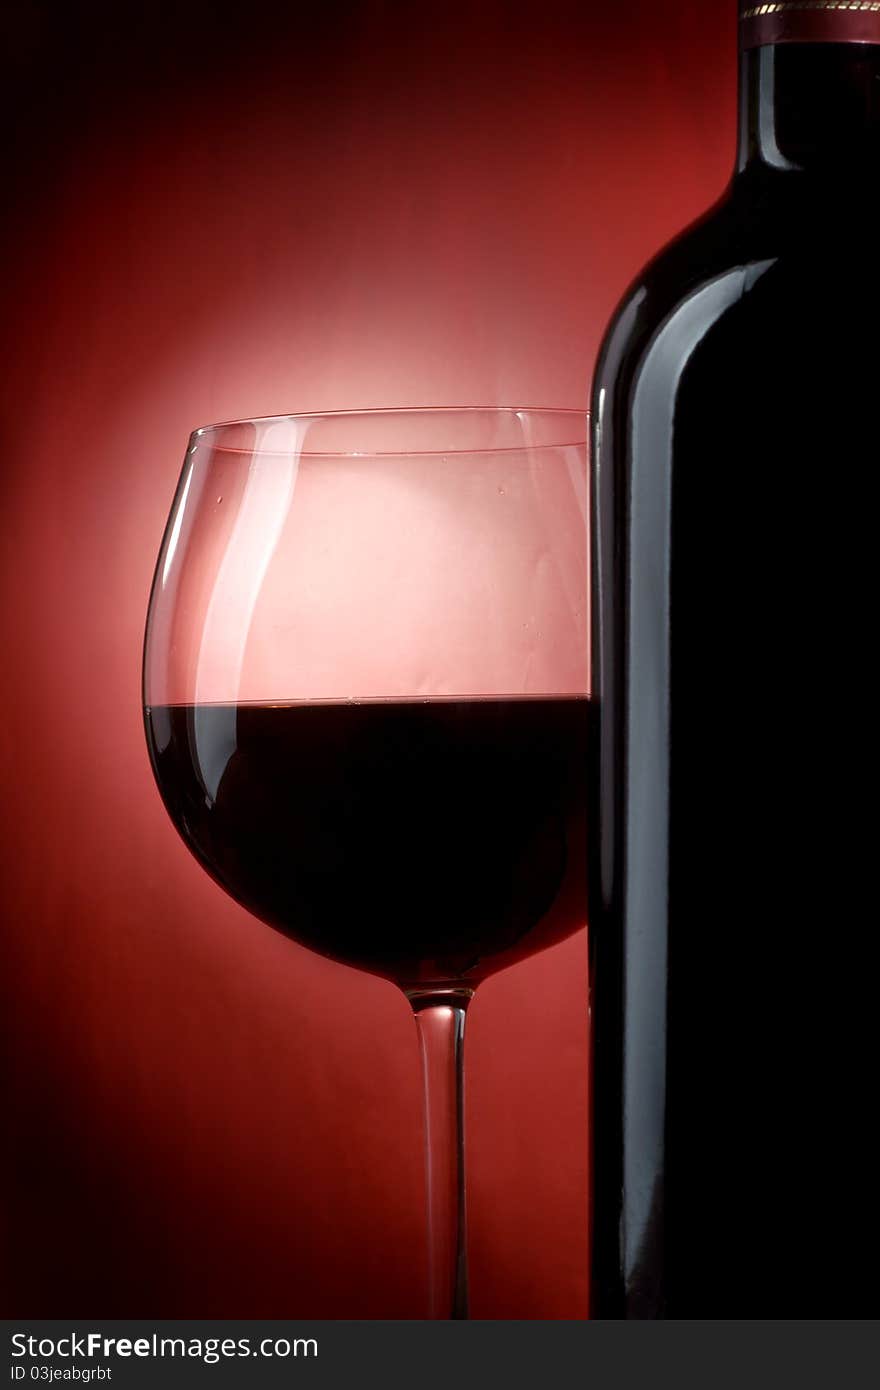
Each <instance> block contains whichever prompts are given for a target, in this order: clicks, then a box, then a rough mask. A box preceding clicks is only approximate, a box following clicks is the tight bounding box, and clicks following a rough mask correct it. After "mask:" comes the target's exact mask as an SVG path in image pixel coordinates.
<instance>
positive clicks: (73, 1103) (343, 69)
mask: <svg viewBox="0 0 880 1390" xmlns="http://www.w3.org/2000/svg"><path fill="white" fill-rule="evenodd" d="M314 10H318V11H319V13H317V14H316V13H313V12H312V11H314ZM734 11H735V7H734V6H733V5H732V3H727V0H714V2H713V0H664V2H662V3H661V0H638V2H637V0H615V3H614V4H610V3H608V0H605V3H601V4H599V3H595V4H591V3H589V0H579V2H578V3H554V2H553V0H546V2H542V0H535V3H532V4H511V3H502V0H494V2H493V0H484V2H483V3H470V4H465V3H456V2H455V0H447V3H444V4H435V3H429V4H425V3H420V4H418V5H414V4H409V3H398V4H395V3H381V0H360V3H358V2H357V0H351V3H345V0H336V3H329V4H327V5H324V6H311V7H308V10H306V9H305V8H303V9H300V8H299V7H294V6H291V5H289V4H281V3H275V4H272V5H270V4H267V3H266V2H265V0H251V3H250V4H248V5H241V4H240V3H237V4H234V5H233V4H219V5H218V4H213V5H209V4H207V3H206V2H205V0H200V2H199V3H191V4H188V5H184V7H183V13H182V14H181V13H180V11H179V10H178V8H177V7H176V6H174V5H172V4H170V3H165V4H160V3H156V0H150V3H146V2H145V0H138V3H131V4H126V5H124V6H121V5H114V6H111V5H109V4H96V3H82V4H78V5H76V6H69V7H58V8H57V10H56V7H55V6H54V5H51V4H40V3H36V2H35V0H31V2H30V3H28V0H20V2H19V3H18V4H17V5H14V6H12V7H11V8H9V7H6V8H4V12H3V20H2V23H3V25H4V26H5V28H6V31H7V40H8V42H7V45H6V47H7V49H8V52H9V55H10V56H9V57H8V58H7V59H6V60H5V61H6V68H5V83H4V91H3V94H2V101H3V105H4V107H5V108H6V109H5V110H4V111H3V112H2V113H0V114H2V116H3V123H4V128H5V129H6V130H7V131H10V130H11V132H12V138H11V139H10V141H9V149H8V151H7V154H6V157H5V162H4V170H5V173H4V191H5V195H6V202H7V220H6V226H5V232H4V237H3V249H4V270H5V284H6V290H5V302H4V319H5V329H4V333H5V340H4V343H3V371H2V388H0V389H2V400H3V419H4V435H3V444H2V498H3V526H2V536H3V539H2V582H3V590H2V622H3V632H2V650H3V653H4V663H3V665H4V714H3V720H2V726H0V735H2V754H3V768H4V774H3V775H4V787H5V796H6V800H5V811H4V817H3V834H2V839H0V855H2V872H3V916H4V938H3V940H4V951H3V954H4V957H5V969H4V972H3V982H2V986H0V991H2V996H0V1007H2V1015H3V1026H4V1031H5V1039H4V1052H3V1056H4V1070H5V1074H6V1081H5V1091H4V1117H5V1119H6V1120H7V1121H8V1135H9V1137H8V1140H7V1143H6V1146H5V1150H4V1154H3V1165H4V1167H3V1176H2V1197H3V1202H4V1205H5V1208H6V1225H7V1232H8V1244H7V1258H6V1262H5V1277H6V1279H7V1288H6V1291H5V1295H4V1299H3V1302H4V1305H5V1306H4V1312H5V1314H6V1315H7V1316H13V1315H18V1316H31V1317H39V1316H43V1317H50V1316H86V1315H91V1314H93V1313H96V1312H100V1313H102V1314H103V1315H104V1316H140V1317H151V1316H165V1317H188V1316H199V1315H202V1316H219V1317H223V1316H229V1317H232V1316H239V1317H248V1316H251V1317H259V1316H266V1317H270V1316H276V1317H279V1316H302V1317H360V1318H375V1317H419V1316H422V1315H423V1311H424V1306H425V1305H424V1292H423V1291H424V1276H423V1268H424V1216H423V1196H422V1180H423V1179H422V1149H421V1111H420V1096H419V1072H418V1063H417V1053H416V1039H415V1032H414V1028H413V1024H412V1020H411V1018H410V1016H409V1013H408V1008H407V1005H406V1004H405V1002H404V1000H403V998H402V996H400V995H398V994H397V993H396V991H395V990H394V989H393V988H392V986H390V985H387V984H384V983H383V982H381V981H379V980H375V979H372V978H369V977H366V976H359V975H357V974H355V973H354V972H351V971H348V970H346V969H344V968H343V967H338V966H334V965H332V964H330V963H327V962H324V961H322V960H319V959H316V958H314V957H312V956H311V955H309V954H308V953H307V952H305V951H304V950H301V949H300V948H298V947H296V946H294V945H293V944H291V943H290V942H288V941H286V940H284V939H283V938H281V937H280V936H277V935H275V934H274V933H272V932H271V931H270V930H269V929H268V928H264V927H262V926H260V925H259V924H257V923H255V922H254V921H253V920H251V919H249V918H248V916H247V915H246V914H245V913H244V912H243V911H242V910H241V909H240V908H238V907H237V906H235V905H234V904H233V903H232V902H231V901H229V900H228V899H226V898H225V897H224V895H223V894H222V893H221V891H220V890H219V889H218V888H217V887H215V886H214V885H213V884H212V883H211V882H210V881H209V879H208V878H207V877H206V875H205V874H204V873H202V872H201V870H200V869H199V868H198V867H197V866H196V864H195V862H194V861H193V860H192V859H191V858H190V857H189V855H188V853H187V851H186V850H185V849H184V847H183V845H182V844H181V842H180V841H179V840H178V838H177V836H176V835H175V833H174V831H173V830H172V828H171V826H170V823H169V821H168V819H167V817H166V815H165V812H164V811H163V809H162V806H161V804H160V801H159V797H158V794H157V793H156V791H155V788H154V786H153V782H152V778H151V775H150V772H149V767H148V763H147V755H146V751H145V747H144V741H143V731H142V724H141V715H140V655H141V640H142V631H143V621H144V612H145V605H146V601H147V594H148V589H149V584H150V578H151V573H152V568H153V564H154V560H155V556H156V551H157V548H158V545H159V541H160V538H161V534H162V529H163V526H164V522H165V518H166V514H167V511H168V506H169V503H170V500H171V496H172V492H173V488H174V485H175V481H176V478H177V474H178V471H179V468H180V464H181V461H182V456H183V450H184V446H185V443H186V438H187V434H188V432H189V430H190V429H191V428H192V427H194V426H195V425H197V424H202V423H206V422H209V421H212V420H217V419H228V418H230V417H236V416H243V415H260V414H270V413H277V412H283V411H288V410H320V409H332V408H338V407H353V406H370V405H390V404H469V403H470V404H492V403H533V404H541V405H570V406H582V405H583V404H585V402H586V398H587V386H588V379H589V375H590V371H591V367H592V363H593V358H594V354H595V351H596V348H597V345H598V341H599V338H600V334H601V331H602V327H603V324H604V323H605V321H606V320H607V318H608V315H609V314H610V312H611V310H612V308H613V306H614V303H615V301H616V299H617V298H618V297H619V295H620V294H621V292H622V291H623V289H624V288H625V285H626V283H627V281H628V279H629V278H630V277H631V276H632V275H633V274H634V273H635V272H636V270H637V269H638V268H639V266H640V264H641V263H642V262H643V261H644V260H645V259H646V258H647V257H648V255H649V254H650V253H652V252H653V251H654V250H655V249H657V247H658V246H659V245H660V244H661V243H662V242H663V241H664V240H666V239H667V238H668V237H669V236H670V235H671V234H672V233H674V232H675V231H676V230H677V229H678V228H679V227H680V226H681V225H682V224H684V223H685V222H686V221H687V220H689V219H690V218H691V217H693V216H694V215H695V214H696V213H697V212H699V211H700V210H701V209H702V208H703V207H704V206H705V205H706V204H707V202H709V201H710V200H711V199H712V198H714V197H715V196H716V195H717V194H718V193H719V192H720V190H721V189H722V187H723V185H724V183H725V181H726V178H727V176H728V174H729V171H730V166H731V160H732V156H733V140H734V100H735V68H736V55H735V47H736V43H735V14H734ZM585 1006H586V959H585V941H584V936H583V934H582V935H581V936H580V937H578V938H575V939H572V940H571V941H569V942H567V943H565V944H564V945H562V946H560V947H557V948H555V949H554V950H552V951H550V952H548V953H547V954H546V955H544V956H543V957H538V958H536V959H534V960H532V961H530V962H527V963H525V964H523V965H520V966H517V967H515V968H514V969H512V970H511V971H509V972H508V973H507V974H504V975H502V976H499V977H497V978H496V979H494V980H491V981H489V982H488V983H487V984H486V985H485V986H484V987H483V988H482V989H481V990H480V992H479V994H478V997H477V1000H476V1003H475V1004H474V1006H473V1009H472V1012H471V1017H470V1020H469V1037H468V1071H469V1080H468V1095H467V1117H468V1125H469V1143H470V1172H469V1182H470V1188H469V1199H470V1251H471V1263H472V1293H473V1314H474V1316H476V1317H483V1318H579V1317H583V1316H585V1312H586V1292H587V1290H586V1232H585V1190H586V1141H587V1134H586V1123H587V1115H586V1094H585V1076H586V1017H585Z"/></svg>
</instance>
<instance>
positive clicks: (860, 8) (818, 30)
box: [739, 0, 880, 48]
mask: <svg viewBox="0 0 880 1390" xmlns="http://www.w3.org/2000/svg"><path fill="white" fill-rule="evenodd" d="M739 18H740V43H741V46H742V47H743V48H756V47H759V46H761V45H763V44H777V43H869V44H880V0H777V3H774V4H767V5H750V4H747V3H746V4H743V5H742V6H741V8H740V14H739Z"/></svg>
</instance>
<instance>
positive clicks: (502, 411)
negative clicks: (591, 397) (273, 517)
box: [189, 405, 590, 458]
mask: <svg viewBox="0 0 880 1390" xmlns="http://www.w3.org/2000/svg"><path fill="white" fill-rule="evenodd" d="M419 415H422V416H424V415H428V416H435V417H442V416H444V415H446V416H452V415H455V416H468V415H471V416H477V415H483V416H493V415H494V416H503V415H519V416H526V417H528V416H535V417H541V418H543V419H548V418H549V419H552V420H554V421H558V422H560V423H562V422H563V421H568V422H570V423H571V424H572V426H574V422H575V421H578V424H577V426H576V427H574V428H573V429H572V431H571V432H570V433H569V432H567V431H566V432H563V433H561V434H560V436H559V437H558V438H554V439H553V440H552V441H547V442H541V443H536V444H530V443H527V442H523V443H521V444H514V445H510V444H504V445H488V446H487V445H482V444H477V445H474V446H473V447H471V448H461V447H459V446H457V445H456V447H454V448H448V449H442V448H440V449H436V448H435V449H402V448H400V447H399V446H396V447H395V446H393V445H392V446H390V447H389V448H388V449H377V448H375V447H373V448H369V449H308V448H298V449H297V453H298V454H300V455H301V456H302V457H305V458H390V457H401V458H410V457H411V458H431V457H444V458H445V457H447V456H450V457H455V456H463V455H477V454H521V453H532V452H535V451H537V450H539V449H573V448H583V447H585V446H586V444H587V442H588V422H589V418H590V413H589V411H588V410H587V408H586V407H584V408H582V409H574V408H573V407H570V406H535V405H413V406H365V407H362V408H360V409H358V408H353V409H347V410H304V411H289V412H286V413H283V414H280V415H254V416H242V417H241V418H240V419H233V420H217V421H215V422H214V423H212V424H209V425H199V426H197V428H196V429H194V430H192V432H191V433H190V437H189V438H190V445H191V446H193V447H194V446H195V445H196V444H198V443H199V442H200V441H202V440H203V439H205V437H206V436H210V435H212V434H215V433H222V431H224V430H234V429H237V428H242V427H244V426H247V425H263V426H266V427H267V428H271V427H272V426H273V425H282V424H284V423H293V422H297V421H302V422H303V423H306V422H309V421H314V422H319V421H328V422H329V421H333V420H352V419H356V418H358V417H367V418H369V419H371V420H375V419H377V418H378V417H381V416H388V417H392V418H395V419H401V418H405V417H407V416H409V417H413V416H419ZM205 442H209V441H208V440H205ZM216 447H217V448H218V449H219V450H223V451H224V452H229V453H250V452H253V449H252V448H251V449H246V448H243V447H241V446H238V447H236V446H230V445H223V444H222V443H220V442H219V441H218V443H217V445H216ZM268 452H270V453H276V452H278V450H277V449H269V450H268Z"/></svg>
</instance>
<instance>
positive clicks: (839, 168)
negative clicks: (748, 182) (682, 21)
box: [737, 43, 880, 181]
mask: <svg viewBox="0 0 880 1390" xmlns="http://www.w3.org/2000/svg"><path fill="white" fill-rule="evenodd" d="M737 167H738V170H739V172H740V173H744V172H747V171H751V170H753V169H755V168H764V169H767V168H771V169H776V170H780V171H785V172H800V173H804V174H807V175H815V176H816V177H818V178H819V179H821V180H823V181H824V180H826V179H828V178H831V179H833V180H835V181H838V180H840V179H844V180H845V179H847V178H848V177H849V176H851V175H852V174H854V173H856V172H858V175H859V177H860V178H861V179H862V180H864V178H865V177H871V175H873V176H874V177H876V178H880V44H874V43H871V44H865V43H777V44H766V45H764V46H762V47H755V48H747V49H746V50H745V51H744V52H743V53H742V54H741V55H740V97H739V155H738V161H737Z"/></svg>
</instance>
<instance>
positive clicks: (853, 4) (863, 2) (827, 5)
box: [739, 0, 880, 19]
mask: <svg viewBox="0 0 880 1390" xmlns="http://www.w3.org/2000/svg"><path fill="white" fill-rule="evenodd" d="M789 10H847V11H849V13H850V14H880V0H782V3H781V4H778V5H753V6H752V7H751V9H748V10H740V12H739V17H740V19H760V18H761V17H762V16H763V15H769V14H787V13H788V11H789Z"/></svg>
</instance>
